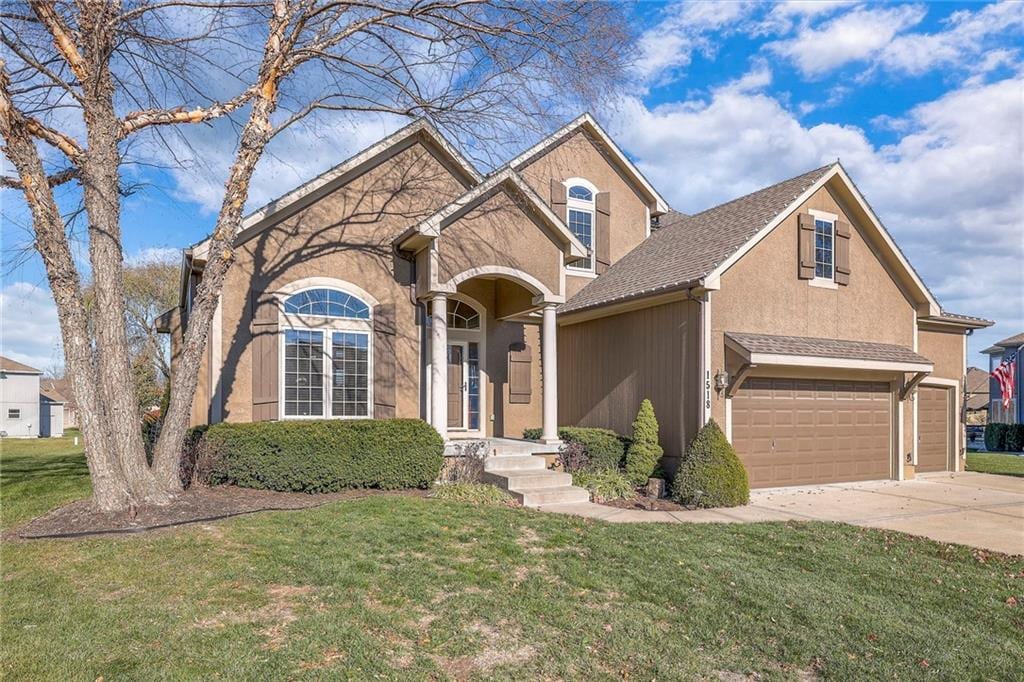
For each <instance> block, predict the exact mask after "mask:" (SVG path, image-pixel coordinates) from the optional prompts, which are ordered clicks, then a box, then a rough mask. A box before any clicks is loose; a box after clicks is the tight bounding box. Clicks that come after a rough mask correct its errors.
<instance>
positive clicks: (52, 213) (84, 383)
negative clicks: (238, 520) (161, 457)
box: [0, 61, 132, 511]
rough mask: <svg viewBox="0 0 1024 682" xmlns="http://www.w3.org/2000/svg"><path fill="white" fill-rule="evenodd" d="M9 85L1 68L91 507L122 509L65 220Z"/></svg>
mask: <svg viewBox="0 0 1024 682" xmlns="http://www.w3.org/2000/svg"><path fill="white" fill-rule="evenodd" d="M0 64H2V61H0ZM8 82H9V81H8V78H7V72H6V70H2V71H0V132H2V134H3V137H4V141H5V142H6V143H7V148H6V153H7V156H8V158H10V160H11V162H12V163H13V164H14V166H15V168H16V169H17V171H18V176H19V178H20V180H21V183H22V187H23V190H24V193H25V197H26V200H27V202H28V205H29V209H30V210H31V212H32V219H33V223H34V226H35V232H36V240H35V243H36V248H37V250H38V251H39V254H40V256H41V257H42V259H43V264H44V265H45V267H46V275H47V279H48V280H49V282H50V289H51V290H52V291H53V296H54V299H55V301H56V304H57V314H58V319H59V321H60V331H61V337H62V339H63V342H64V358H65V362H66V363H67V367H68V369H69V371H70V374H71V386H72V390H73V392H74V395H75V401H76V404H77V405H78V407H79V414H80V426H81V429H82V435H83V436H84V437H85V455H86V462H87V463H88V465H89V474H90V477H91V479H92V495H93V503H94V504H95V506H96V507H97V508H99V509H101V510H104V511H116V510H122V509H126V508H127V507H128V506H129V505H130V504H131V501H132V494H131V492H130V490H129V486H128V483H127V481H126V480H125V477H124V473H123V472H122V470H121V467H120V464H119V462H118V458H117V456H116V453H115V451H114V449H113V447H112V446H111V442H110V438H109V433H108V431H107V429H106V425H105V424H104V410H103V408H102V403H101V400H100V397H99V396H98V395H97V392H96V388H97V386H98V382H97V377H96V372H95V367H94V365H93V352H92V346H91V343H90V335H89V324H88V317H87V315H86V312H85V304H84V302H83V301H82V297H81V287H80V282H79V277H78V271H77V269H76V268H75V262H74V258H73V257H72V255H71V250H70V248H69V247H68V241H67V238H66V236H65V234H64V221H63V219H62V218H61V215H60V211H59V209H58V208H57V203H56V201H55V200H54V197H53V190H52V188H51V187H50V185H49V183H48V181H47V177H46V173H45V171H44V170H43V164H42V161H41V159H40V158H39V153H38V150H37V149H36V147H35V143H34V141H33V138H32V135H31V133H30V132H29V131H28V129H27V125H26V121H25V119H24V118H23V117H22V116H21V115H20V114H19V113H18V112H17V110H15V109H14V108H13V107H12V106H11V103H10V97H9V95H8Z"/></svg>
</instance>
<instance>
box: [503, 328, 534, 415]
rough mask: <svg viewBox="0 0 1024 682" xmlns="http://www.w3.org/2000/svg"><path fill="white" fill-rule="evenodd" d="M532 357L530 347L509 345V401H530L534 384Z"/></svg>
mask: <svg viewBox="0 0 1024 682" xmlns="http://www.w3.org/2000/svg"><path fill="white" fill-rule="evenodd" d="M532 369H533V368H532V359H531V356H530V347H529V346H527V345H526V344H524V343H513V344H511V345H510V346H509V347H508V401H509V402H510V403H513V404H526V403H529V402H530V391H531V385H532V383H533V382H532V381H531V379H532V376H533V372H532Z"/></svg>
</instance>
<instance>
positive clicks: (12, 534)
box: [4, 486, 428, 539]
mask: <svg viewBox="0 0 1024 682" xmlns="http://www.w3.org/2000/svg"><path fill="white" fill-rule="evenodd" d="M427 492H428V491H426V490H402V491H384V490H367V489H362V490H345V491H342V492H337V493H323V494H318V495H311V494H308V493H282V492H276V491H272V490H252V489H249V488H236V487H234V486H217V487H213V488H207V487H201V486H196V487H193V488H190V489H189V490H186V491H185V492H184V493H182V494H181V496H180V497H178V499H176V500H175V501H174V503H173V504H169V505H167V506H165V507H143V508H141V509H139V510H138V512H137V513H136V514H135V516H134V517H131V516H130V515H129V514H127V513H124V512H117V513H111V512H99V511H96V510H95V509H93V508H92V505H91V504H90V501H89V500H78V501H77V502H72V503H70V504H66V505H64V506H63V507H58V508H57V509H54V510H53V511H50V512H48V513H46V514H44V515H43V516H40V517H38V518H35V519H33V520H31V521H29V522H28V523H26V524H25V525H23V526H20V527H18V528H14V529H11V530H9V531H8V532H7V533H4V535H5V536H7V537H5V538H4V539H14V538H24V539H37V538H76V537H84V536H88V535H111V534H121V533H141V532H145V531H150V530H156V529H160V528H170V527H173V526H181V525H184V524H188V523H199V522H203V521H214V520H217V519H224V518H228V517H231V516H238V515H240V514H250V513H252V512H258V511H275V510H277V511H280V510H289V509H309V508H311V507H319V506H320V505H322V504H327V503H329V502H336V501H338V500H356V499H360V498H364V497H372V496H376V495H412V496H417V497H423V496H426V494H427Z"/></svg>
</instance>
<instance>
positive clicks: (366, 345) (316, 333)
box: [281, 287, 373, 419]
mask: <svg viewBox="0 0 1024 682" xmlns="http://www.w3.org/2000/svg"><path fill="white" fill-rule="evenodd" d="M283 310H284V322H283V325H282V327H283V330H282V335H283V345H284V349H283V351H284V352H283V355H284V358H283V362H282V363H281V372H282V377H281V390H282V396H281V399H282V403H283V406H284V410H283V414H284V417H285V418H292V419H301V418H324V417H335V418H360V417H363V418H365V417H369V416H371V413H370V406H371V405H372V404H373V365H372V355H373V343H372V341H371V338H370V335H371V333H372V331H373V329H372V327H371V324H370V306H369V305H367V304H366V303H365V302H364V301H362V300H361V299H359V298H357V297H356V296H353V295H352V294H349V293H347V292H344V291H341V290H339V289H331V288H327V287H322V288H315V289H306V290H304V291H299V292H297V293H295V294H292V295H290V296H288V297H287V298H286V299H285V300H284V306H283ZM314 318H321V319H314Z"/></svg>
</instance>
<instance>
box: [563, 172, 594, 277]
mask: <svg viewBox="0 0 1024 682" xmlns="http://www.w3.org/2000/svg"><path fill="white" fill-rule="evenodd" d="M566 184H567V185H568V193H567V197H566V225H567V226H568V227H569V231H570V232H572V233H573V234H574V235H576V238H577V239H579V240H580V241H581V242H582V243H583V246H585V247H587V251H588V255H587V257H586V258H583V259H580V260H578V261H576V262H575V263H573V264H572V265H569V266H567V267H568V268H569V269H570V270H577V271H583V272H593V271H594V243H595V236H594V225H595V222H596V221H595V217H596V216H595V213H594V197H595V195H596V194H597V190H596V189H595V188H594V187H593V186H592V185H591V184H590V183H589V182H587V181H585V180H578V179H572V180H569V181H567V183H566Z"/></svg>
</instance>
